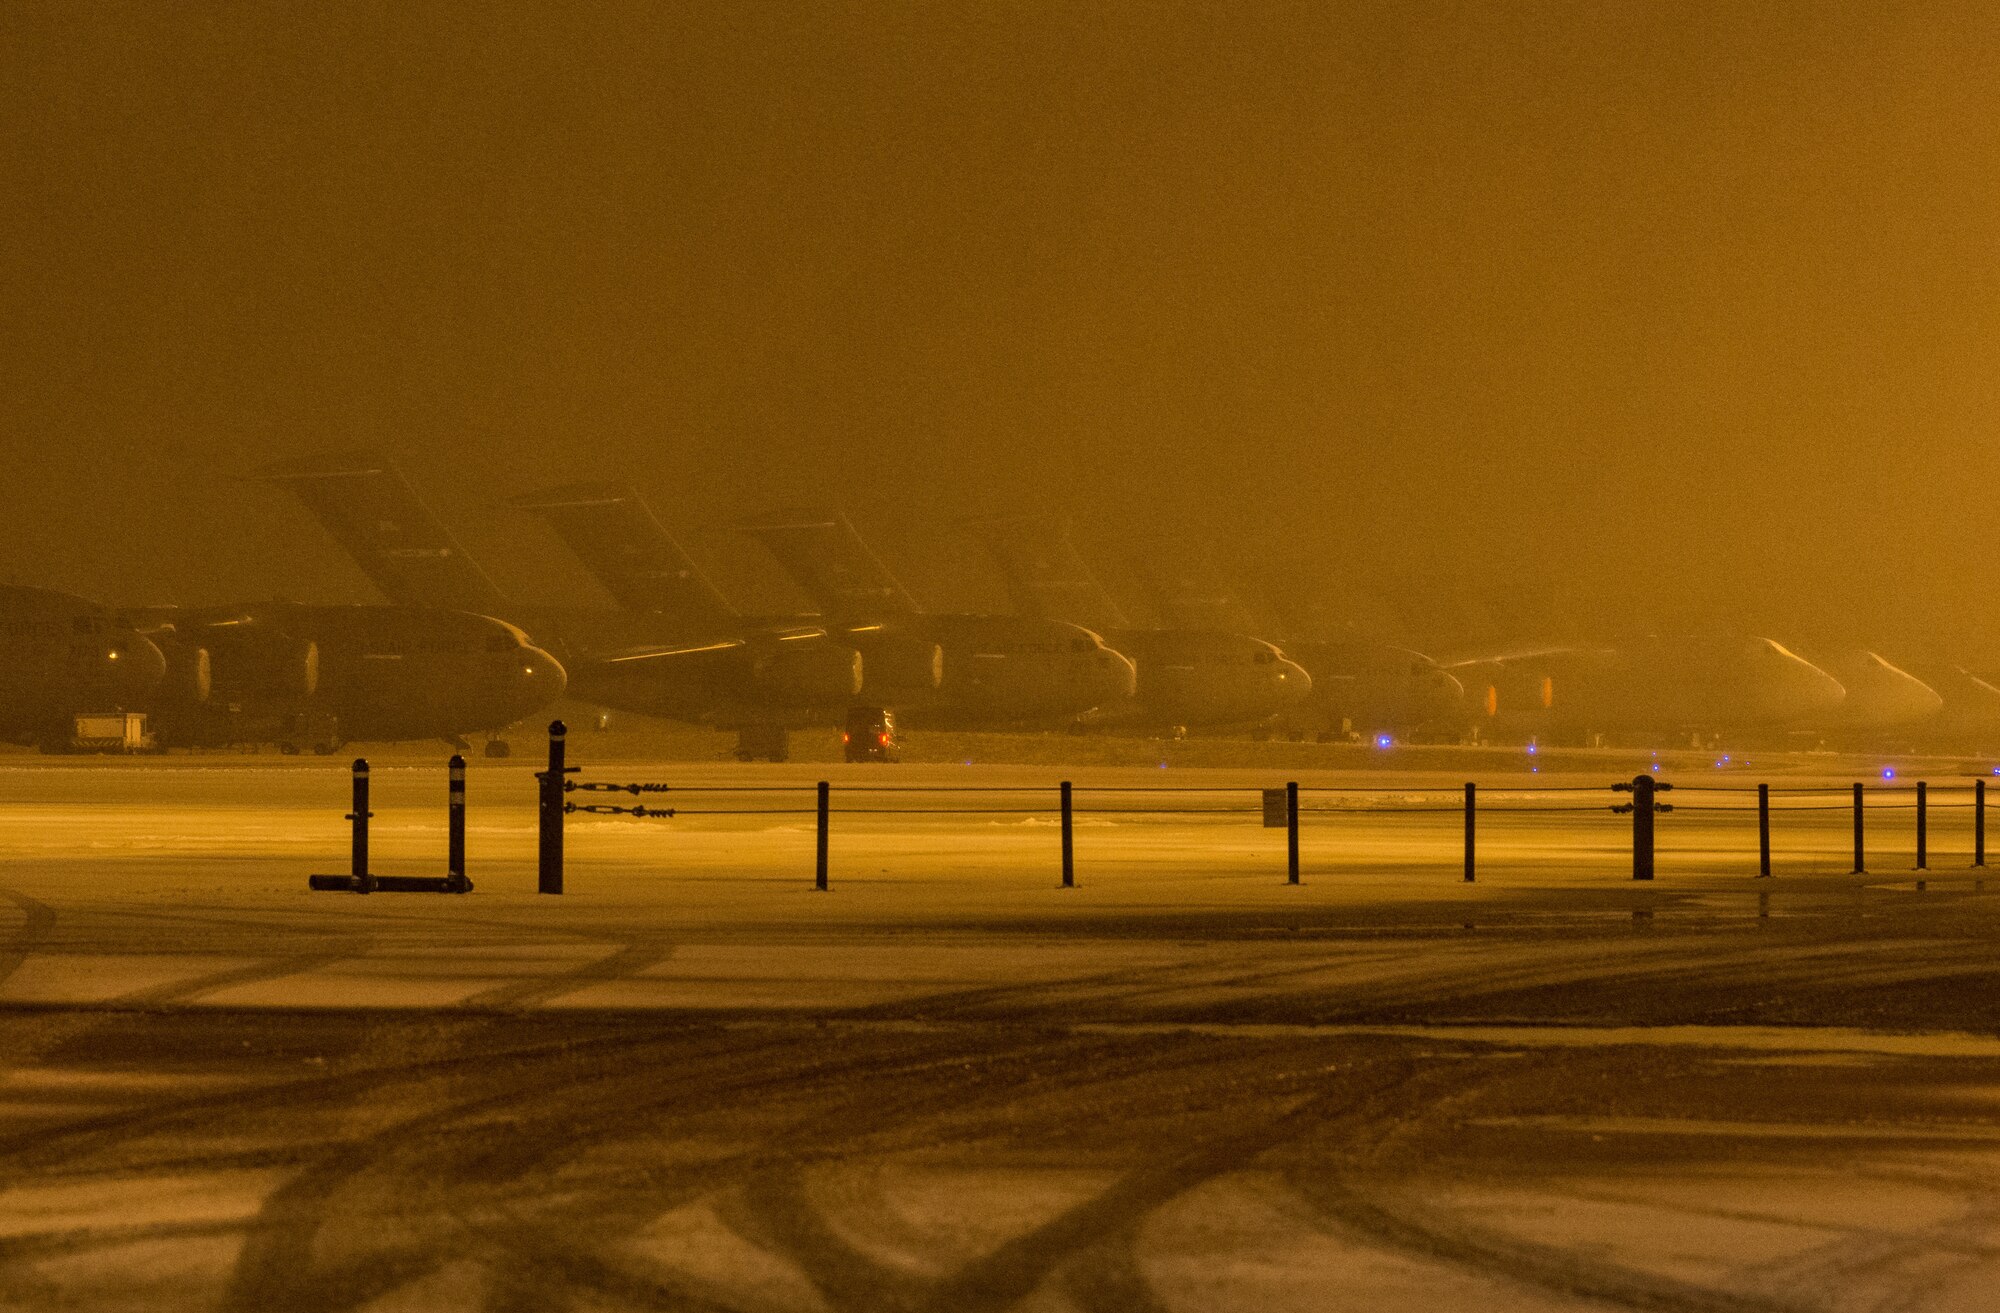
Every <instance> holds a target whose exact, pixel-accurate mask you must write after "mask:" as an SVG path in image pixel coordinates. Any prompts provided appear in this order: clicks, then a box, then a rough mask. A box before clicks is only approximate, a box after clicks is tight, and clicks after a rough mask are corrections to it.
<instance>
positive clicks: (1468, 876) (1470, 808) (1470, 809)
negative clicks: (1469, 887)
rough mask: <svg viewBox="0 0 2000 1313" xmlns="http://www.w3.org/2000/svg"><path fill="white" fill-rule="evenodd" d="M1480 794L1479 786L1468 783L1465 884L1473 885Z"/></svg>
mask: <svg viewBox="0 0 2000 1313" xmlns="http://www.w3.org/2000/svg"><path fill="white" fill-rule="evenodd" d="M1478 794H1479V786H1478V785H1476V784H1474V783H1472V782H1471V781H1469V780H1468V781H1467V782H1466V785H1465V882H1466V883H1467V884H1471V883H1472V869H1473V864H1472V848H1473V816H1474V814H1475V813H1474V802H1475V800H1476V799H1477V797H1478Z"/></svg>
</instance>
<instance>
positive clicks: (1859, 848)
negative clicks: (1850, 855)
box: [1854, 781, 1868, 875]
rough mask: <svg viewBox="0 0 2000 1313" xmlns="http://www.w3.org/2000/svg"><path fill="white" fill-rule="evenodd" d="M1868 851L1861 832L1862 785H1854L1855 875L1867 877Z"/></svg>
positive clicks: (1857, 783)
mask: <svg viewBox="0 0 2000 1313" xmlns="http://www.w3.org/2000/svg"><path fill="white" fill-rule="evenodd" d="M1867 856H1868V854H1867V851H1866V848H1865V846H1864V844H1863V843H1862V831H1861V785H1860V783H1859V782H1858V781H1857V782H1856V783H1855V785H1854V874H1856V875H1865V874H1866V873H1867V871H1868V861H1867Z"/></svg>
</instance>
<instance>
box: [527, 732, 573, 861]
mask: <svg viewBox="0 0 2000 1313" xmlns="http://www.w3.org/2000/svg"><path fill="white" fill-rule="evenodd" d="M568 737H569V727H568V726H567V725H565V724H563V723H562V722H561V721H560V720H552V721H550V722H549V768H548V769H547V770H546V771H543V772H542V774H541V775H540V777H539V778H540V779H541V782H542V795H541V836H540V837H541V845H540V853H539V859H538V862H537V879H536V885H535V888H536V889H537V891H538V892H541V893H545V894H559V893H561V892H562V891H563V802H564V794H563V783H564V781H565V780H566V779H567V778H568V776H569V767H568V766H566V765H564V757H565V755H566V751H567V740H568Z"/></svg>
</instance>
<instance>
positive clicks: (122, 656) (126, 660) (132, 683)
mask: <svg viewBox="0 0 2000 1313" xmlns="http://www.w3.org/2000/svg"><path fill="white" fill-rule="evenodd" d="M103 667H104V669H105V670H106V671H107V672H108V673H109V675H110V677H111V680H112V682H113V683H114V684H116V685H117V687H118V688H119V689H121V690H123V691H124V692H126V693H148V692H151V691H152V689H153V686H154V685H156V684H158V683H159V682H160V681H161V680H162V679H164V678H166V674H167V658H166V655H165V654H164V653H162V652H161V651H160V649H159V647H158V646H157V645H156V644H154V642H153V640H152V639H150V638H147V637H145V636H144V635H142V634H132V633H125V634H115V635H113V636H112V637H111V638H110V639H109V640H108V641H107V642H106V643H105V645H104V658H103Z"/></svg>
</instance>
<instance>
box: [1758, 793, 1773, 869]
mask: <svg viewBox="0 0 2000 1313" xmlns="http://www.w3.org/2000/svg"><path fill="white" fill-rule="evenodd" d="M1757 874H1758V876H1759V877H1764V878H1768V877H1769V876H1770V874H1771V786H1770V785H1768V784H1759V785H1758V786H1757Z"/></svg>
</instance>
